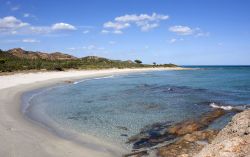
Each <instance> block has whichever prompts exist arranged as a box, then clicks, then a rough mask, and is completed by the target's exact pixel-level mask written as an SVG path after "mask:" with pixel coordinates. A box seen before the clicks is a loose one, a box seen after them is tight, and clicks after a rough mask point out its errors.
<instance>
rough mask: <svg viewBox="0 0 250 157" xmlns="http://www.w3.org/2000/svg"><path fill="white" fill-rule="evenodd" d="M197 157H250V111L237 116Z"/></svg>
mask: <svg viewBox="0 0 250 157" xmlns="http://www.w3.org/2000/svg"><path fill="white" fill-rule="evenodd" d="M195 157H250V110H246V111H243V112H241V113H238V114H237V115H235V116H234V117H233V118H232V121H231V122H230V123H229V124H228V125H227V126H226V127H225V128H223V129H222V130H221V131H220V132H219V134H218V135H217V136H216V138H215V139H214V140H213V141H212V143H211V144H209V145H207V146H206V147H204V148H203V149H202V151H201V152H200V153H198V154H197V155H195Z"/></svg>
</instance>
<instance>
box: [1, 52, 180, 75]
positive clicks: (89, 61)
mask: <svg viewBox="0 0 250 157" xmlns="http://www.w3.org/2000/svg"><path fill="white" fill-rule="evenodd" d="M34 53H36V52H34ZM141 63H142V62H138V61H137V62H136V61H135V62H131V61H119V60H110V59H106V58H100V57H95V56H88V57H84V58H76V59H69V60H61V59H56V60H50V59H42V58H37V59H30V58H22V57H20V56H15V55H13V54H11V53H10V52H9V51H2V50H0V72H12V71H23V70H56V71H62V70H65V69H107V68H120V69H122V68H140V67H153V66H152V65H147V64H141ZM157 66H161V67H175V66H176V65H173V64H164V65H157Z"/></svg>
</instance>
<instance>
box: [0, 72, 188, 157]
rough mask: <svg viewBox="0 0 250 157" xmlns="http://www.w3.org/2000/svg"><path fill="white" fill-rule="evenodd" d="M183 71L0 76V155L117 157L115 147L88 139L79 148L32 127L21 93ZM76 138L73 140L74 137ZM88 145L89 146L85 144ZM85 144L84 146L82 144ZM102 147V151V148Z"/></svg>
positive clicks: (35, 126) (48, 132) (41, 128)
mask: <svg viewBox="0 0 250 157" xmlns="http://www.w3.org/2000/svg"><path fill="white" fill-rule="evenodd" d="M162 70H186V68H143V69H108V70H90V71H89V70H88V71H86V70H85V71H66V72H38V73H25V74H22V73H18V74H14V75H4V76H0V82H1V87H0V100H1V106H0V113H1V114H0V140H1V141H5V142H4V143H2V144H1V145H0V155H1V156H6V157H7V156H25V157H29V156H30V157H32V156H34V153H35V154H36V156H37V157H39V156H41V157H43V156H53V157H57V156H58V157H59V156H60V157H61V156H65V157H66V156H67V157H70V156H72V157H77V156H82V155H85V156H95V157H99V156H100V157H106V156H107V157H111V156H120V155H122V154H120V153H117V152H123V150H119V149H120V148H117V147H116V146H110V145H108V144H101V143H98V141H97V142H96V141H95V142H96V143H95V142H94V141H92V139H88V140H89V141H91V142H88V141H87V145H83V146H82V145H79V144H77V143H74V142H72V141H70V140H66V139H63V138H60V137H58V136H55V135H54V134H53V133H51V131H49V130H48V129H45V128H44V127H42V126H40V125H36V124H34V123H33V122H32V120H29V119H28V118H27V117H25V115H24V114H22V112H21V105H20V104H21V101H22V100H21V96H22V94H23V93H25V92H28V91H32V90H35V89H39V88H44V87H49V86H51V85H55V84H57V83H65V81H76V80H79V79H86V78H93V77H100V76H107V75H110V74H126V73H135V72H146V71H162ZM75 138H77V137H75ZM88 143H91V144H93V145H88ZM85 144H86V143H85ZM105 147H106V148H105Z"/></svg>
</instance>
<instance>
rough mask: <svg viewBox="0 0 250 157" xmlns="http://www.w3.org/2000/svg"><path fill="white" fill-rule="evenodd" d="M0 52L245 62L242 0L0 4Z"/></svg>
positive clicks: (22, 0)
mask: <svg viewBox="0 0 250 157" xmlns="http://www.w3.org/2000/svg"><path fill="white" fill-rule="evenodd" d="M0 3H1V5H0V48H1V49H3V50H6V49H10V48H14V47H21V48H24V49H26V50H35V51H45V52H55V51H61V52H65V53H69V54H72V55H75V56H78V57H81V56H87V55H97V56H103V57H107V58H112V59H122V60H127V59H131V60H134V59H141V60H142V61H143V62H144V63H152V62H156V63H169V62H171V63H176V64H179V65H215V64H216V65H226V64H227V65H233V64H242V65H249V64H250V59H249V58H250V9H249V8H250V1H248V0H241V1H239V0H136V1H135V0H67V1H66V0H7V1H5V0H0Z"/></svg>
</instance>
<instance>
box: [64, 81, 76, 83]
mask: <svg viewBox="0 0 250 157" xmlns="http://www.w3.org/2000/svg"><path fill="white" fill-rule="evenodd" d="M64 82H65V83H74V81H70V80H66V81H64Z"/></svg>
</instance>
